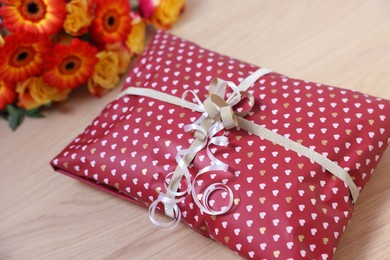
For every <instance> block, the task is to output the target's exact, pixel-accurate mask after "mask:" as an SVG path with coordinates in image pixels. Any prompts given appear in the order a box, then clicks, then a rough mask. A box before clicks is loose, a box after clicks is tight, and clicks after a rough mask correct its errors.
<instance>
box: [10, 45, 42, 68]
mask: <svg viewBox="0 0 390 260" xmlns="http://www.w3.org/2000/svg"><path fill="white" fill-rule="evenodd" d="M35 54H36V52H35V50H34V48H32V47H31V46H23V45H22V46H19V47H18V48H16V50H15V52H14V53H13V54H11V57H10V60H9V61H10V62H9V64H10V65H11V66H13V67H16V68H19V67H23V66H26V65H27V64H28V63H30V62H31V61H32V60H34V57H35Z"/></svg>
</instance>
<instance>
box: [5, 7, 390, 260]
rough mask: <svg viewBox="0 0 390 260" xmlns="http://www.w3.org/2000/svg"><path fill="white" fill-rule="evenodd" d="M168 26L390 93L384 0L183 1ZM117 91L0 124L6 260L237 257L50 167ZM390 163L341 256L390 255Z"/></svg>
mask: <svg viewBox="0 0 390 260" xmlns="http://www.w3.org/2000/svg"><path fill="white" fill-rule="evenodd" d="M171 31H172V32H173V33H175V34H177V35H178V36H181V37H183V38H186V39H189V40H191V41H195V42H197V43H199V44H200V45H202V46H204V47H206V48H209V49H212V50H215V51H218V52H221V53H224V54H228V55H231V56H234V57H236V58H239V59H242V60H245V61H248V62H251V63H254V64H258V65H260V66H265V67H267V68H272V69H273V70H274V71H277V72H280V73H283V74H286V75H288V76H292V77H297V78H303V79H306V80H310V81H314V82H322V83H327V84H331V85H335V86H342V87H344V88H349V89H355V90H359V91H362V92H365V93H368V94H372V95H376V96H381V97H383V98H387V99H390V71H389V69H390V1H388V0H371V1H366V0H344V1H339V0H327V1H320V0H294V1H293V0H273V1H260V0H251V1H249V0H247V1H236V0H210V1H199V0H198V1H197V0H188V4H187V10H186V12H185V13H184V15H183V17H182V19H181V20H180V21H179V23H177V24H176V26H175V27H174V28H173V29H172V30H171ZM118 93H119V88H118V89H116V90H115V91H113V92H111V93H110V94H108V95H107V96H105V97H103V98H101V99H95V98H93V97H91V96H90V95H89V94H88V93H87V92H86V90H85V89H84V90H78V91H76V92H75V93H74V94H73V95H72V96H71V99H70V100H69V101H68V102H66V103H64V104H62V105H59V106H57V107H55V108H53V109H50V110H49V111H47V112H46V118H45V119H41V120H36V119H28V120H26V122H25V123H24V124H23V125H22V126H21V127H20V128H19V129H18V130H17V131H16V132H14V133H13V132H11V131H10V130H8V128H7V125H6V123H5V122H4V121H2V122H0V158H1V159H0V160H1V163H0V259H103V258H104V259H106V258H109V259H164V258H169V259H239V257H238V256H237V255H236V254H234V253H233V252H231V251H230V250H228V249H227V248H225V247H223V246H221V245H219V244H218V243H216V242H213V241H212V240H209V239H207V238H204V237H202V236H200V235H198V234H197V233H195V232H193V231H191V230H190V229H189V228H186V227H185V226H184V225H181V226H179V228H177V230H175V231H174V232H168V233H167V232H162V231H160V230H157V229H156V228H155V227H154V226H153V225H152V224H151V223H149V220H148V217H147V211H146V210H145V209H144V208H141V207H139V206H136V205H132V204H131V203H128V202H127V201H124V200H121V199H118V198H117V197H114V196H112V195H110V194H106V193H104V192H101V191H100V190H96V189H95V188H93V187H90V186H87V185H85V184H81V183H79V182H77V181H75V180H73V179H71V178H68V177H65V176H63V175H61V174H57V173H55V172H53V170H52V169H51V168H50V166H49V161H50V160H51V159H52V158H53V157H54V156H55V155H56V154H57V153H58V152H59V151H60V150H61V149H62V148H64V147H65V145H67V144H68V143H69V142H70V141H71V140H72V139H73V138H74V137H75V136H76V135H77V134H78V133H79V132H81V131H82V130H83V129H84V127H85V126H86V125H87V124H88V123H89V122H90V121H91V120H92V119H93V118H94V117H95V116H96V115H97V114H98V112H99V111H100V110H101V109H102V108H103V107H104V106H105V105H106V104H107V103H108V102H109V101H110V100H112V99H114V98H115V97H116V96H117V95H118ZM388 130H389V129H388ZM389 172H390V149H387V151H386V152H385V154H384V156H383V158H382V160H381V162H380V164H379V166H378V168H377V170H376V172H375V174H374V176H373V177H372V179H371V182H370V183H369V184H368V185H367V187H366V189H365V190H364V192H363V193H362V195H361V197H360V198H359V202H358V204H357V205H356V207H355V211H354V216H353V218H352V221H351V222H350V225H349V226H348V228H347V230H346V232H345V234H344V236H343V238H342V239H341V243H340V245H339V247H338V250H337V252H336V255H335V257H334V259H343V260H344V259H354V260H359V259H375V260H378V259H389V255H390V192H389V189H390V174H389Z"/></svg>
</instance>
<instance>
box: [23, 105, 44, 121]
mask: <svg viewBox="0 0 390 260" xmlns="http://www.w3.org/2000/svg"><path fill="white" fill-rule="evenodd" d="M23 113H24V114H25V115H26V116H28V117H32V118H42V117H45V116H44V115H43V114H42V113H41V107H37V108H34V109H30V110H24V111H23Z"/></svg>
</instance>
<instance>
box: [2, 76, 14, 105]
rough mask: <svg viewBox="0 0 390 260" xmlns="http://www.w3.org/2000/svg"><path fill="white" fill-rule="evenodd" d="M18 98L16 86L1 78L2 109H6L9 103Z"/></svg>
mask: <svg viewBox="0 0 390 260" xmlns="http://www.w3.org/2000/svg"><path fill="white" fill-rule="evenodd" d="M15 99H16V93H15V86H13V85H11V84H10V83H7V82H4V81H2V80H0V110H4V109H5V108H6V107H7V105H8V104H12V103H14V101H15Z"/></svg>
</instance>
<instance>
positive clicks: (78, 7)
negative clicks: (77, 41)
mask: <svg viewBox="0 0 390 260" xmlns="http://www.w3.org/2000/svg"><path fill="white" fill-rule="evenodd" d="M91 7H92V1H90V0H72V1H71V2H69V3H67V4H66V12H67V15H66V18H65V22H64V29H65V31H66V32H67V33H68V34H70V35H73V36H80V35H83V34H85V33H86V32H87V31H88V26H89V25H90V24H91V23H92V20H93V13H91Z"/></svg>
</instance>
